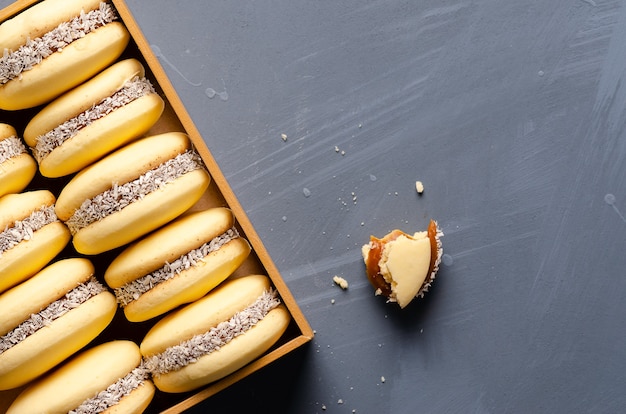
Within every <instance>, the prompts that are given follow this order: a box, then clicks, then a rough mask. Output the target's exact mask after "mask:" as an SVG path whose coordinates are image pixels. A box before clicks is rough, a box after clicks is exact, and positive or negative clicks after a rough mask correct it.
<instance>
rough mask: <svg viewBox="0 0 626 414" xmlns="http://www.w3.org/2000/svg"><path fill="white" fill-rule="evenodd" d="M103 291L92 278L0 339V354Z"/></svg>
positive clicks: (101, 286)
mask: <svg viewBox="0 0 626 414" xmlns="http://www.w3.org/2000/svg"><path fill="white" fill-rule="evenodd" d="M105 290H106V288H105V287H104V285H102V284H101V283H100V282H98V280H97V279H96V278H95V277H93V276H92V277H91V278H90V279H89V280H88V281H86V282H84V283H81V284H79V285H78V286H76V287H75V288H74V289H72V290H70V291H69V292H68V293H66V294H65V296H63V297H62V298H60V299H57V300H55V301H54V302H52V303H51V304H49V305H48V306H47V307H45V308H44V309H43V310H41V311H40V312H39V313H34V314H32V315H30V317H29V318H28V319H26V320H25V321H24V322H22V323H21V324H19V325H18V326H17V327H15V328H14V329H13V330H11V331H10V332H8V333H6V334H5V335H3V336H2V337H0V354H2V353H3V352H4V351H6V350H8V349H10V348H11V347H13V346H14V345H17V344H19V343H20V342H21V341H23V340H24V339H26V338H27V337H28V336H29V335H32V334H34V333H35V332H37V331H38V330H39V329H41V328H43V327H44V326H47V325H50V324H51V323H52V322H53V321H54V320H56V319H58V318H60V317H61V316H63V315H65V314H66V313H67V312H69V311H71V310H72V309H74V308H77V307H78V306H80V305H81V304H83V303H85V302H87V301H88V300H89V299H91V298H92V297H94V296H96V295H98V294H99V293H101V292H104V291H105Z"/></svg>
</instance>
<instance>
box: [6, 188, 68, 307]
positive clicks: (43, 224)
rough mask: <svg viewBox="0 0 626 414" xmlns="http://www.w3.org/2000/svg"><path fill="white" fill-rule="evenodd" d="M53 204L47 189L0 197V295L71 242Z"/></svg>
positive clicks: (32, 273) (33, 272) (39, 267)
mask: <svg viewBox="0 0 626 414" xmlns="http://www.w3.org/2000/svg"><path fill="white" fill-rule="evenodd" d="M54 202H55V197H54V195H53V194H52V193H51V192H50V191H48V190H36V191H27V192H23V193H17V194H7V195H5V196H4V197H2V198H0V292H3V291H5V290H7V289H8V288H10V287H12V286H15V285H17V284H18V283H20V282H22V281H23V280H25V279H27V278H29V277H30V276H32V275H34V274H35V273H37V272H38V271H39V270H41V269H42V268H43V267H44V266H45V265H46V264H48V262H50V260H52V259H53V258H54V257H55V256H56V255H57V254H59V253H60V252H61V251H62V250H63V249H64V248H65V246H66V245H67V243H68V242H69V241H70V238H71V236H70V231H69V229H68V228H67V227H66V226H65V225H64V224H63V223H62V222H61V221H59V219H58V218H57V216H56V214H55V212H54ZM0 314H1V313H0Z"/></svg>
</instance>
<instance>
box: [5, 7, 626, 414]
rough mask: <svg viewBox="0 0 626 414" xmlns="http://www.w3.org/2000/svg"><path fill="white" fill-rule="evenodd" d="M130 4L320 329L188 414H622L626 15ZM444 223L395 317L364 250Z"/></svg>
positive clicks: (625, 10)
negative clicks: (427, 263)
mask: <svg viewBox="0 0 626 414" xmlns="http://www.w3.org/2000/svg"><path fill="white" fill-rule="evenodd" d="M2 3H3V4H7V3H8V2H7V1H3V2H2ZM128 4H129V6H130V8H131V10H132V12H133V13H134V15H135V18H136V19H137V21H138V23H139V25H140V26H141V28H142V29H143V31H144V33H145V35H146V36H147V38H148V40H149V42H150V43H151V44H152V45H153V47H154V49H155V51H156V52H157V53H158V54H159V56H160V59H161V62H162V63H163V65H164V67H165V69H166V71H167V73H168V75H169V76H170V79H171V81H172V83H173V84H174V86H175V88H176V89H177V91H178V93H179V94H180V96H181V98H182V100H183V102H184V104H185V105H186V107H187V110H188V111H189V113H190V115H191V116H192V118H193V120H194V121H195V123H196V125H197V127H198V128H199V130H200V132H201V133H202V134H203V136H204V138H205V140H206V142H207V144H208V146H209V148H210V149H211V151H212V152H213V154H214V156H215V158H216V159H217V161H218V163H219V164H220V166H221V168H222V169H223V171H224V173H225V175H226V177H227V179H228V180H229V182H230V184H231V186H232V187H233V189H234V190H235V192H236V194H237V196H238V197H239V200H240V201H241V203H242V204H243V206H244V208H245V209H246V211H247V212H248V214H249V216H250V218H251V220H252V222H253V224H254V225H255V227H256V229H257V231H258V233H259V235H260V236H261V238H262V240H263V242H264V243H265V245H266V247H267V249H268V250H269V252H270V254H271V255H272V257H273V258H274V260H275V262H276V264H277V266H278V268H279V270H280V271H281V273H282V275H283V277H284V279H285V280H286V282H287V284H288V286H289V288H290V289H291V291H292V292H293V294H294V296H295V297H296V299H297V300H298V301H299V303H300V305H301V307H302V309H303V311H304V313H305V315H306V317H307V318H308V320H309V321H310V323H311V325H312V326H313V328H314V329H315V330H316V332H317V335H316V337H315V339H314V341H313V342H312V343H311V344H310V346H308V347H307V348H306V349H304V350H303V351H301V352H298V353H296V354H295V355H292V356H291V357H289V358H286V359H285V361H280V362H279V363H277V364H276V365H274V366H270V367H268V368H267V369H265V370H263V371H261V372H259V373H257V374H255V375H254V376H253V377H252V378H250V379H248V380H246V381H243V382H242V383H240V384H237V385H235V386H233V387H232V388H230V389H228V390H227V391H224V392H223V393H221V394H218V395H217V396H215V397H214V398H211V399H209V400H207V401H206V402H205V403H203V404H202V405H201V406H199V407H198V409H197V410H193V411H194V412H209V410H212V409H217V408H232V409H234V411H235V412H244V409H245V408H246V407H251V406H256V407H257V410H258V412H266V411H273V412H289V413H322V412H324V413H351V412H352V410H356V413H538V412H550V413H555V412H558V413H574V412H577V413H616V412H625V411H626V379H625V377H626V374H625V373H626V317H625V315H626V278H625V277H624V264H625V263H626V258H625V253H626V251H625V250H626V163H625V162H624V157H626V133H625V132H624V124H625V121H626V88H625V81H626V40H625V39H626V2H624V1H611V0H567V1H565V0H554V1H549V2H548V1H537V0H515V1H513V0H505V1H488V0H477V1H455V0H442V1H423V0H419V1H401V0H388V1H354V0H348V1H342V2H336V1H301V0H291V1H267V2H262V1H248V2H236V1H231V2H226V1H219V2H202V1H197V0H196V1H191V0H187V1H182V2H173V1H166V0H128ZM281 134H286V136H287V139H286V140H283V139H282V138H281ZM337 149H338V150H339V151H337ZM416 180H421V181H423V182H424V185H425V187H426V189H425V192H424V194H423V195H421V196H418V195H417V193H416V191H415V187H414V185H415V181H416ZM431 217H432V218H435V219H437V220H438V222H439V224H440V225H441V227H442V229H443V231H444V233H445V237H444V239H443V242H444V249H445V252H446V254H447V255H448V256H446V261H445V264H444V265H443V266H442V269H441V271H440V274H439V277H438V279H437V280H436V281H435V284H434V286H433V289H432V291H431V292H430V293H429V294H428V295H427V297H426V298H425V299H424V300H416V301H415V302H414V303H413V304H412V305H411V306H410V307H408V308H407V309H404V310H403V311H400V310H399V309H397V308H396V307H395V306H394V305H391V304H385V303H384V301H383V300H382V299H381V298H378V297H374V295H373V290H372V289H371V287H370V285H369V284H368V282H367V279H366V278H365V274H364V266H363V264H362V260H361V257H360V246H361V244H363V243H366V242H367V240H368V237H369V235H370V234H375V235H378V236H382V235H384V234H385V233H386V232H388V231H390V230H392V229H393V228H401V229H403V230H406V231H417V230H423V229H425V227H426V225H427V223H428V220H429V219H430V218H431ZM336 274H337V275H340V276H343V277H344V278H346V279H347V280H348V281H349V283H350V287H349V289H348V290H347V291H342V290H341V289H339V288H338V287H337V286H334V285H333V283H332V277H333V276H334V275H336ZM333 301H334V304H333ZM383 377H384V381H383ZM274 385H276V387H275V386H274ZM340 401H341V402H340Z"/></svg>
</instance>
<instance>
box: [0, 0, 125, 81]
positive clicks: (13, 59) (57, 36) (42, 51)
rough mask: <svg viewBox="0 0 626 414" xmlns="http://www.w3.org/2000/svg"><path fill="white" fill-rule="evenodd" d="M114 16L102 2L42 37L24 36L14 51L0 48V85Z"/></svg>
mask: <svg viewBox="0 0 626 414" xmlns="http://www.w3.org/2000/svg"><path fill="white" fill-rule="evenodd" d="M116 19H117V15H116V13H115V10H113V7H112V6H111V5H110V4H108V3H104V2H102V3H100V7H99V8H98V9H96V10H92V11H90V12H88V13H85V12H84V11H81V13H80V15H79V16H76V17H74V18H73V19H71V20H70V21H68V22H63V23H61V24H59V25H58V26H57V27H55V28H54V29H52V30H51V31H49V32H48V33H46V34H44V35H43V36H41V37H37V38H35V39H28V40H27V41H26V44H24V45H22V46H20V47H19V48H18V49H17V50H15V51H10V50H8V49H4V54H3V56H2V57H1V58H0V85H4V84H5V83H7V82H9V81H10V80H12V79H15V78H21V75H22V72H24V71H27V70H30V69H32V68H33V67H34V66H35V65H37V64H38V63H39V62H41V61H42V60H44V59H45V58H47V57H48V56H50V55H52V54H53V53H55V52H60V51H62V50H63V48H64V47H66V46H67V45H69V44H70V43H72V42H73V41H75V40H78V39H80V38H82V37H85V36H86V35H87V34H89V33H91V32H93V31H95V30H96V29H98V28H99V27H102V26H104V25H105V24H107V23H111V22H112V21H114V20H116Z"/></svg>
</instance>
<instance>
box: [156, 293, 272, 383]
mask: <svg viewBox="0 0 626 414" xmlns="http://www.w3.org/2000/svg"><path fill="white" fill-rule="evenodd" d="M279 304H280V299H279V298H278V294H277V293H276V291H275V290H273V289H270V290H269V291H266V292H264V293H263V294H262V295H261V296H259V297H258V298H257V300H256V301H255V302H254V303H253V304H252V305H250V306H248V307H247V308H245V309H244V310H242V311H240V312H237V313H236V314H234V315H233V316H232V317H231V318H230V319H229V320H227V321H224V322H220V323H219V324H218V325H217V326H215V327H213V328H211V329H210V330H209V331H208V332H206V333H204V334H200V335H195V336H194V337H193V338H191V339H189V340H187V341H184V342H182V343H180V344H178V345H174V346H171V347H169V348H167V349H166V350H165V351H163V352H162V353H160V354H156V355H153V356H150V357H145V358H144V364H145V365H146V367H147V368H148V370H150V372H151V373H152V375H161V374H166V373H168V372H171V371H176V370H179V369H181V368H183V367H185V366H187V365H189V364H193V363H194V362H196V361H197V360H198V359H199V358H201V357H202V356H204V355H208V354H210V353H211V352H213V351H217V350H219V349H220V348H221V347H223V346H224V345H226V344H228V343H229V342H230V341H232V340H233V339H234V338H236V337H237V336H239V335H243V334H244V333H246V332H247V331H248V330H250V329H252V328H253V327H254V326H255V325H256V324H257V323H258V322H259V321H260V320H261V319H263V318H264V317H265V315H267V314H268V313H269V312H270V311H271V310H272V309H274V308H276V307H277V306H278V305H279Z"/></svg>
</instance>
